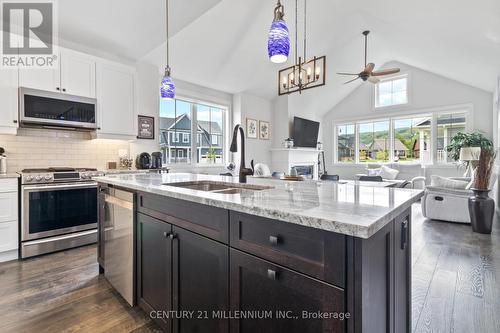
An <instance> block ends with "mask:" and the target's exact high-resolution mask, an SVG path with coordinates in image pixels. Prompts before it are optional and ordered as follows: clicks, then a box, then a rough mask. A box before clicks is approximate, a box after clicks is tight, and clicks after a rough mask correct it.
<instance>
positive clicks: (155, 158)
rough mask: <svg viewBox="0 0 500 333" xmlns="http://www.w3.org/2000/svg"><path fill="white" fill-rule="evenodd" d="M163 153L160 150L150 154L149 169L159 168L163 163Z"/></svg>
mask: <svg viewBox="0 0 500 333" xmlns="http://www.w3.org/2000/svg"><path fill="white" fill-rule="evenodd" d="M162 157H163V155H162V153H161V152H159V151H158V152H154V153H152V154H151V169H161V167H162V163H163V158H162Z"/></svg>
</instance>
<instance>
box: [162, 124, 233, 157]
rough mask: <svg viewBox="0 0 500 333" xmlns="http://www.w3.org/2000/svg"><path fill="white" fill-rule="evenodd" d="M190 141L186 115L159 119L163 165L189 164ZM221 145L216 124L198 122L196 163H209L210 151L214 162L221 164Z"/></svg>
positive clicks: (219, 129)
mask: <svg viewBox="0 0 500 333" xmlns="http://www.w3.org/2000/svg"><path fill="white" fill-rule="evenodd" d="M192 139H193V138H192V135H191V118H190V117H189V116H188V115H186V114H183V115H181V116H179V117H177V118H166V117H160V149H161V151H162V153H163V162H164V163H186V162H189V161H190V158H191V149H192V145H191V143H192ZM223 144H224V142H223V132H222V129H221V127H220V125H219V124H218V123H217V122H213V121H212V122H209V121H198V130H197V135H196V150H197V154H196V155H197V161H196V162H197V163H208V162H210V161H209V155H210V152H211V151H212V156H213V157H215V162H216V163H222V158H223ZM212 162H213V161H212Z"/></svg>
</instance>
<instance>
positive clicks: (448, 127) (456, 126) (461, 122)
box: [436, 113, 467, 163]
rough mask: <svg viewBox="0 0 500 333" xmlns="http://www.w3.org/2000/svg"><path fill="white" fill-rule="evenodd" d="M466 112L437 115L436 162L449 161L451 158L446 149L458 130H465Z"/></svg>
mask: <svg viewBox="0 0 500 333" xmlns="http://www.w3.org/2000/svg"><path fill="white" fill-rule="evenodd" d="M466 118H467V114H466V113H449V114H440V115H438V116H437V157H436V158H437V163H450V162H453V160H452V159H451V158H450V156H449V155H448V152H447V151H446V146H447V145H449V144H450V140H451V138H453V137H454V136H455V135H456V134H457V133H458V132H465V121H466Z"/></svg>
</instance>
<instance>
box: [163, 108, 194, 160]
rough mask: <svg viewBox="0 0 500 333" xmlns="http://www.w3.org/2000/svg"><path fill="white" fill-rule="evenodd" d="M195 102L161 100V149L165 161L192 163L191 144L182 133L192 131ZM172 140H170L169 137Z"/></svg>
mask: <svg viewBox="0 0 500 333" xmlns="http://www.w3.org/2000/svg"><path fill="white" fill-rule="evenodd" d="M192 108H193V104H192V103H190V102H186V101H182V100H164V99H161V100H160V149H161V151H162V153H163V163H165V164H171V163H191V145H190V144H189V143H185V142H184V140H182V142H181V135H182V136H183V137H184V134H185V133H190V132H191V114H192ZM169 137H170V138H172V140H168V138H169Z"/></svg>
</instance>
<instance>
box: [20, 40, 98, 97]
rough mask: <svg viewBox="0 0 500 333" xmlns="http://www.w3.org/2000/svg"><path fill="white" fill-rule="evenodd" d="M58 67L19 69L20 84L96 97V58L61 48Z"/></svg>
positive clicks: (27, 86)
mask: <svg viewBox="0 0 500 333" xmlns="http://www.w3.org/2000/svg"><path fill="white" fill-rule="evenodd" d="M59 50H60V53H59V62H58V65H59V66H58V67H57V68H54V69H32V68H29V69H23V68H21V69H20V70H19V86H21V87H26V88H33V89H40V90H46V91H55V92H61V93H66V94H71V95H77V96H83V97H90V98H95V97H96V93H95V87H96V83H95V64H96V61H95V58H94V57H92V56H89V55H86V54H83V53H79V52H76V51H72V50H68V49H64V48H59Z"/></svg>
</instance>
